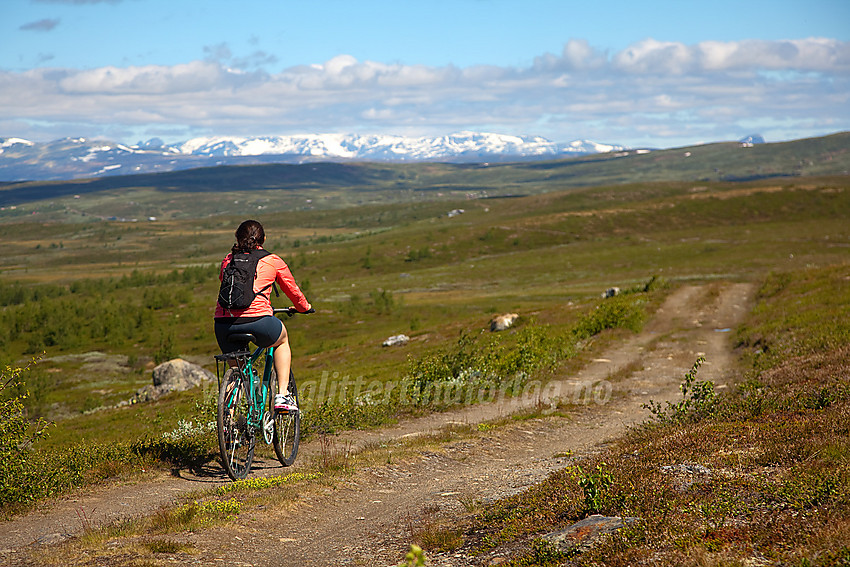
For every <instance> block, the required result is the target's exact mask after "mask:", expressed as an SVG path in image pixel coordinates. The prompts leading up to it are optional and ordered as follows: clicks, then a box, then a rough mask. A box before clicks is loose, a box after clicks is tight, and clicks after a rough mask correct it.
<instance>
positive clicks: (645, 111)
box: [0, 0, 850, 147]
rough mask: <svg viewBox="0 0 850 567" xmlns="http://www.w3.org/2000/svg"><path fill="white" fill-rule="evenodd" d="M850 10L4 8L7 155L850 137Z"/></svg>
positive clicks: (732, 5) (146, 0)
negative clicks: (228, 141) (331, 141)
mask: <svg viewBox="0 0 850 567" xmlns="http://www.w3.org/2000/svg"><path fill="white" fill-rule="evenodd" d="M848 79H850V2H847V1H846V0H809V1H806V2H803V1H800V0H797V1H789V0H771V1H763V0H751V1H749V2H741V1H740V0H738V1H736V2H730V1H726V0H716V1H712V2H695V1H694V2H682V1H663V2H662V1H652V0H645V1H643V2H635V1H628V2H626V1H608V2H592V1H590V0H586V1H584V2H573V1H568V0H561V1H556V0H522V1H517V0H454V1H451V2H449V1H443V0H431V1H429V2H411V1H404V0H396V1H394V2H389V1H377V0H376V1H361V2H357V1H354V0H348V1H336V0H324V1H322V0H313V1H311V2H303V1H302V2H290V1H281V0H277V1H260V0H243V1H240V2H233V1H219V0H206V1H195V0H179V1H174V0H3V1H2V3H0V109H2V110H0V137H10V136H19V137H23V138H28V139H31V140H36V141H46V140H50V139H55V138H60V137H64V136H85V137H103V138H109V139H113V140H116V141H122V142H126V143H133V142H135V141H138V140H142V139H147V138H150V137H154V136H159V137H162V138H164V139H166V140H167V141H177V140H185V139H188V138H191V137H194V136H210V135H232V136H252V135H275V134H304V133H331V132H333V133H363V134H402V135H413V136H418V135H423V136H424V135H429V136H431V135H441V134H448V133H452V132H457V131H461V130H479V131H491V132H498V133H504V134H518V135H540V136H545V137H547V138H549V139H552V140H555V141H560V142H564V141H570V140H574V139H591V140H594V141H598V142H607V143H618V144H627V145H632V146H640V145H648V146H654V147H672V146H677V145H687V144H692V143H699V142H707V141H716V140H728V139H736V138H740V137H743V136H745V135H747V134H750V133H756V132H757V133H761V134H763V135H764V136H765V137H766V138H767V139H768V141H778V140H785V139H795V138H802V137H807V136H814V135H822V134H827V133H831V132H837V131H844V130H850V110H848V108H850V80H848Z"/></svg>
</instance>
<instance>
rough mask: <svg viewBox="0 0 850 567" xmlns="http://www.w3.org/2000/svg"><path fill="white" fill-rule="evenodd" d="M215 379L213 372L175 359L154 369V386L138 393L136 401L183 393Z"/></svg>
mask: <svg viewBox="0 0 850 567" xmlns="http://www.w3.org/2000/svg"><path fill="white" fill-rule="evenodd" d="M214 379H215V375H214V374H213V373H212V372H210V371H208V370H205V369H204V368H202V367H200V366H198V365H197V364H192V363H191V362H187V361H185V360H183V359H182V358H175V359H173V360H169V361H168V362H163V363H162V364H160V365H159V366H157V367H156V368H154V369H153V384H152V385H150V386H145V387H144V388H141V389H140V390H139V391H138V392H136V401H140V402H145V401H148V400H156V399H158V398H160V397H161V396H163V395H165V394H167V393H169V392H182V391H184V390H188V389H189V388H194V387H195V386H199V385H200V384H202V383H203V382H205V381H207V380H214Z"/></svg>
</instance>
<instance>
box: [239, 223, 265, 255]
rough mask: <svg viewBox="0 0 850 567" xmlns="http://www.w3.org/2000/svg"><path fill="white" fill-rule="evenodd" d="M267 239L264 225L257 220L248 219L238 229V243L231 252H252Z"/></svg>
mask: <svg viewBox="0 0 850 567" xmlns="http://www.w3.org/2000/svg"><path fill="white" fill-rule="evenodd" d="M265 241H266V233H265V231H264V230H263V225H261V224H260V223H259V222H258V221H255V220H246V221H245V222H243V223H242V224H240V225H239V228H237V229H236V243H235V244H234V245H233V248H231V249H230V251H231V252H233V253H234V254H236V253H237V252H250V251H251V250H253V249H254V248H256V247H257V246H262V245H263V242H265Z"/></svg>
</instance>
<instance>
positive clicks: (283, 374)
mask: <svg viewBox="0 0 850 567" xmlns="http://www.w3.org/2000/svg"><path fill="white" fill-rule="evenodd" d="M272 346H273V347H275V349H274V371H275V374H277V391H278V392H280V393H281V394H285V393H286V388H287V387H288V386H289V371H290V369H291V368H292V349H291V348H289V336H288V335H287V334H286V327H283V330H282V331H281V332H280V338H279V339H278V340H277V342H276V343H275V344H273V345H272Z"/></svg>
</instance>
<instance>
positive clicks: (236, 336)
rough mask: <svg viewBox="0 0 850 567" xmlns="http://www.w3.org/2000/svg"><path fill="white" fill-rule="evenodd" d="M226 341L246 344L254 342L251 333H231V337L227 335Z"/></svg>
mask: <svg viewBox="0 0 850 567" xmlns="http://www.w3.org/2000/svg"><path fill="white" fill-rule="evenodd" d="M227 340H229V341H230V342H233V343H245V344H246V345H247V344H248V343H253V342H255V339H254V335H252V334H251V333H233V334H232V335H227Z"/></svg>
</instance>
